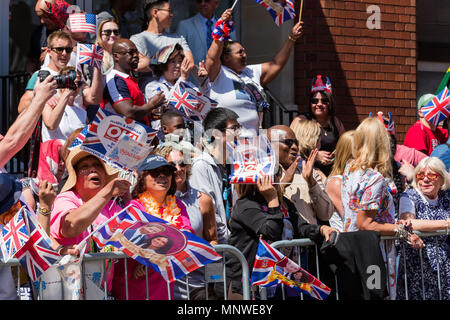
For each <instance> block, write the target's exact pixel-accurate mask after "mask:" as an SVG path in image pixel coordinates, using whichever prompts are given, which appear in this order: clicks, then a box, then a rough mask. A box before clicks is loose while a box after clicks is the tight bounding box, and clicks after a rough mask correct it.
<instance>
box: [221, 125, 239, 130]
mask: <svg viewBox="0 0 450 320" xmlns="http://www.w3.org/2000/svg"><path fill="white" fill-rule="evenodd" d="M241 129H242V126H241V125H240V124H235V125H233V126H231V127H228V128H225V130H231V131H238V130H241Z"/></svg>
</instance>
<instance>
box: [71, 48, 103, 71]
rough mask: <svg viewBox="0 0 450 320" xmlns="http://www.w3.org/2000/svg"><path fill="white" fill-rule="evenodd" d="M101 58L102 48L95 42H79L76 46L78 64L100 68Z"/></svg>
mask: <svg viewBox="0 0 450 320" xmlns="http://www.w3.org/2000/svg"><path fill="white" fill-rule="evenodd" d="M102 59H103V48H102V47H100V46H97V45H95V44H88V43H79V44H78V46H77V62H78V64H87V65H89V66H95V67H97V68H101V66H102Z"/></svg>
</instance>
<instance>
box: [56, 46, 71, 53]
mask: <svg viewBox="0 0 450 320" xmlns="http://www.w3.org/2000/svg"><path fill="white" fill-rule="evenodd" d="M51 50H53V51H55V52H56V53H58V54H61V53H63V52H64V51H66V53H72V51H73V48H72V47H55V48H51Z"/></svg>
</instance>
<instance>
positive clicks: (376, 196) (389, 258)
mask: <svg viewBox="0 0 450 320" xmlns="http://www.w3.org/2000/svg"><path fill="white" fill-rule="evenodd" d="M352 164H353V163H352V162H350V163H348V164H347V166H346V167H345V170H344V174H343V177H342V186H341V196H342V205H343V207H344V217H343V220H344V230H343V231H344V232H352V231H359V229H358V226H357V223H356V221H357V220H356V219H357V215H358V212H361V211H373V210H376V215H375V221H376V222H378V223H392V224H393V223H395V218H394V216H395V206H394V200H393V198H392V195H391V193H390V192H389V190H390V188H389V179H387V178H385V177H383V176H382V175H381V174H380V173H379V172H378V171H376V170H374V169H370V168H369V169H366V170H356V171H352V172H350V170H349V169H350V168H351V166H352ZM380 246H381V249H382V250H381V252H382V254H383V259H384V262H385V263H386V270H388V272H389V285H390V298H391V299H392V300H394V299H395V292H396V250H395V246H394V242H393V241H381V242H380Z"/></svg>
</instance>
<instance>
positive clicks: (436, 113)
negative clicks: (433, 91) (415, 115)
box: [420, 87, 450, 126]
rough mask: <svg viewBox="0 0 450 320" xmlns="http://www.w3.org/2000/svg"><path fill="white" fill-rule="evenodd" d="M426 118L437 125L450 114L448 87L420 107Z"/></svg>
mask: <svg viewBox="0 0 450 320" xmlns="http://www.w3.org/2000/svg"><path fill="white" fill-rule="evenodd" d="M420 111H422V113H423V115H424V117H425V119H427V120H428V121H429V122H430V123H432V124H434V125H435V126H437V125H438V124H439V122H441V121H444V120H445V119H447V117H448V116H449V115H450V92H449V90H448V88H447V87H445V88H444V90H442V91H441V92H440V93H439V94H437V95H436V96H435V97H434V98H433V99H431V100H430V102H428V104H426V105H425V106H424V107H422V108H421V109H420Z"/></svg>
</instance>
